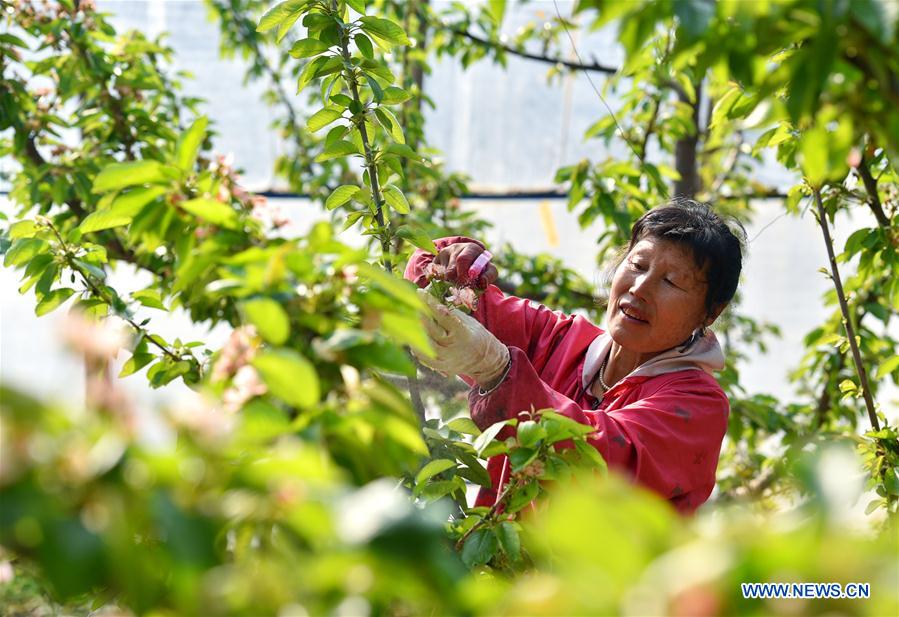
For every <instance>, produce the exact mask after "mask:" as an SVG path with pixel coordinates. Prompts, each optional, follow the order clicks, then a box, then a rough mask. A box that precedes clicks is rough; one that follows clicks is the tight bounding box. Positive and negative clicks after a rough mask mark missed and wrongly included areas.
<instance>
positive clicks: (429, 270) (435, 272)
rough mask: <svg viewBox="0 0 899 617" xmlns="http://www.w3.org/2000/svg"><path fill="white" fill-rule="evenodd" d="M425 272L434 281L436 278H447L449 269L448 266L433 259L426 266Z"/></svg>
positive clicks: (440, 279)
mask: <svg viewBox="0 0 899 617" xmlns="http://www.w3.org/2000/svg"><path fill="white" fill-rule="evenodd" d="M424 274H425V276H426V277H427V278H428V280H429V281H433V280H435V279H436V280H439V281H442V280H445V279H446V274H447V269H446V266H444V265H442V264H439V263H437V262H434V261H432V262H431V263H429V264H428V265H427V266H425V269H424Z"/></svg>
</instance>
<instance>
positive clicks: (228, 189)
mask: <svg viewBox="0 0 899 617" xmlns="http://www.w3.org/2000/svg"><path fill="white" fill-rule="evenodd" d="M233 164H234V155H233V154H228V155H225V156H222V155H219V156H217V157H216V159H215V162H213V164H212V166H211V169H212V171H213V172H215V173H217V174H218V175H219V176H220V177H221V179H222V183H221V184H220V185H219V190H218V194H217V195H216V199H217V200H218V201H220V202H222V203H228V202H229V201H230V200H231V199H232V198H233V199H236V200H237V201H239V202H240V203H241V204H242V205H243V206H244V207H245V208H247V209H248V210H249V211H250V215H251V216H252V217H253V218H255V219H256V220H258V221H259V222H260V223H262V224H263V225H264V226H265V227H266V228H268V229H280V228H281V227H284V226H285V225H287V224H288V223H290V219H288V218H287V217H286V216H285V215H284V212H283V211H282V210H281V208H279V207H278V206H276V205H274V204H271V203H269V201H268V199H267V198H266V197H265V196H264V195H253V194H252V193H250V192H249V191H247V190H246V189H245V188H244V187H242V186H241V185H240V184H239V181H240V176H239V175H238V173H237V172H236V171H235V170H234V167H233Z"/></svg>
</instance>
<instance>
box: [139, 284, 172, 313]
mask: <svg viewBox="0 0 899 617" xmlns="http://www.w3.org/2000/svg"><path fill="white" fill-rule="evenodd" d="M131 297H132V298H134V299H135V300H137V301H138V302H140V303H141V304H143V305H144V306H149V307H150V308H155V309H159V310H162V311H168V310H169V309H167V308H166V306H165V304H163V303H162V294H160V293H159V291H158V290H156V289H141V290H140V291H135V292H134V293H132V294H131Z"/></svg>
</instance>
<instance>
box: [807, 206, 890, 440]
mask: <svg viewBox="0 0 899 617" xmlns="http://www.w3.org/2000/svg"><path fill="white" fill-rule="evenodd" d="M813 192H814V196H815V205H816V206H817V207H818V223H819V224H820V226H821V232H822V233H823V234H824V244H825V245H826V246H827V257H828V258H829V260H830V272H831V277H832V279H833V284H834V287H835V288H836V291H837V298H838V299H839V301H840V311H842V313H843V322H844V324H845V326H846V335H847V336H848V338H849V346H850V347H851V348H852V360H853V362H855V370H856V372H857V373H858V379H859V382H860V384H861V389H862V395H863V396H864V398H865V407H867V409H868V418H869V419H870V420H871V426H872V427H873V428H874V430H875V431H879V430H880V423H879V422H878V421H877V412H876V411H875V410H874V398H873V397H872V396H871V389H870V387H869V385H868V374H867V372H866V371H865V367H864V365H863V364H862V356H861V352H860V351H859V349H858V343H857V342H856V340H855V327H854V326H853V325H852V318H851V315H850V314H849V304H848V303H847V302H846V294H845V293H844V292H843V282H842V281H841V280H840V271H839V269H838V268H837V258H836V255H835V254H834V250H833V240H831V238H830V229H829V227H828V225H827V213H826V212H825V211H824V203H823V202H822V201H821V189H819V188H814V189H813Z"/></svg>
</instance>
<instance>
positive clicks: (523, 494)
mask: <svg viewBox="0 0 899 617" xmlns="http://www.w3.org/2000/svg"><path fill="white" fill-rule="evenodd" d="M539 492H540V483H539V482H537V480H532V481H531V482H529V483H528V484H526V485H525V486H524V487H522V488H521V489H519V490H517V491H515V492H513V493H512V495H511V496H510V497H509V501H508V504H507V505H506V514H514V513H516V512H518V511H519V510H521V509H522V508H524V507H526V506H527V505H528V504H530V503H531V502H532V501H534V500H535V499H536V498H537V494H538V493H539Z"/></svg>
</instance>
